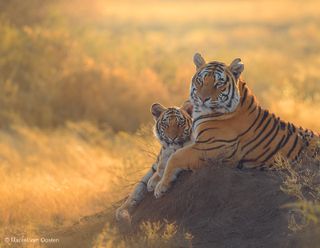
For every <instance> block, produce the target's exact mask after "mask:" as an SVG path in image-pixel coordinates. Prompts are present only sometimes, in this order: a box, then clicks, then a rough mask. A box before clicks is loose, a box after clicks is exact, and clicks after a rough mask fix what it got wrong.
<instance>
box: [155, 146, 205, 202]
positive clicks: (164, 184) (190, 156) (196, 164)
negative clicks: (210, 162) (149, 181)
mask: <svg viewBox="0 0 320 248" xmlns="http://www.w3.org/2000/svg"><path fill="white" fill-rule="evenodd" d="M210 155H211V154H210ZM204 158H205V153H204V152H203V151H201V150H199V149H197V147H196V145H194V144H192V145H190V146H186V147H184V148H182V149H180V150H178V151H176V152H175V153H174V154H173V155H172V156H171V157H170V158H169V160H168V163H167V166H166V168H165V170H164V174H163V176H162V178H161V180H160V182H159V183H158V184H157V186H156V188H155V190H154V195H155V197H156V198H159V197H161V196H162V195H163V194H164V193H165V192H166V191H167V190H168V189H169V187H170V184H171V183H172V181H173V179H174V178H175V175H176V173H177V171H181V170H195V169H198V168H200V167H202V166H203V165H204V162H205V159H204Z"/></svg>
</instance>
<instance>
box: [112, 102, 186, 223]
mask: <svg viewBox="0 0 320 248" xmlns="http://www.w3.org/2000/svg"><path fill="white" fill-rule="evenodd" d="M151 113H152V115H153V117H154V120H155V125H154V134H155V136H156V137H157V139H158V140H159V141H160V143H161V150H160V153H159V155H158V157H157V161H156V162H155V163H154V164H153V165H152V167H151V168H150V170H149V171H148V172H147V174H146V175H145V176H144V177H143V178H142V179H141V180H140V182H139V183H138V184H137V185H136V186H135V188H134V190H133V191H132V192H131V194H130V195H129V197H128V198H127V200H126V201H125V202H124V204H122V205H121V206H120V207H119V208H118V209H117V210H116V219H117V220H122V219H124V220H127V219H128V218H129V220H130V212H132V210H133V209H134V208H135V207H136V206H137V205H138V204H139V203H140V202H141V201H142V200H143V198H144V196H145V193H146V192H147V190H148V191H153V190H154V187H155V186H156V185H157V183H158V182H159V181H160V179H161V177H162V175H163V171H164V169H165V166H166V164H167V161H168V159H169V157H170V156H171V155H172V154H173V153H174V152H175V151H176V150H178V149H180V148H182V147H184V146H185V145H187V144H189V143H190V142H191V130H192V118H191V115H192V104H191V102H190V101H186V102H185V103H184V104H183V105H182V106H181V107H180V108H177V107H170V108H165V107H163V106H162V105H161V104H159V103H155V104H153V105H152V106H151ZM180 171H181V170H177V171H175V172H174V173H173V175H172V177H171V181H174V180H175V179H176V177H177V175H178V173H179V172H180Z"/></svg>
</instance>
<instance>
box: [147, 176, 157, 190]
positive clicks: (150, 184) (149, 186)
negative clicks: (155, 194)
mask: <svg viewBox="0 0 320 248" xmlns="http://www.w3.org/2000/svg"><path fill="white" fill-rule="evenodd" d="M158 182H159V179H158V178H156V177H151V178H150V179H149V181H148V184H147V189H148V191H149V192H152V191H153V190H154V188H155V187H156V185H157V183H158Z"/></svg>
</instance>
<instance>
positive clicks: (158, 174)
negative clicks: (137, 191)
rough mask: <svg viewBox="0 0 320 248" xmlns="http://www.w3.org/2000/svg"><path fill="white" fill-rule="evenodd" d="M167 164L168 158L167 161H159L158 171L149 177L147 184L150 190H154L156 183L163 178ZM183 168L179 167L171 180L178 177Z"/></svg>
mask: <svg viewBox="0 0 320 248" xmlns="http://www.w3.org/2000/svg"><path fill="white" fill-rule="evenodd" d="M166 164H167V160H165V161H161V163H159V165H158V168H157V171H156V172H155V173H154V174H153V176H152V177H151V178H150V179H149V181H148V184H147V189H148V191H149V192H152V191H154V188H155V187H156V185H157V184H158V183H159V181H160V180H161V178H162V176H163V173H164V170H165V168H166ZM181 171H182V170H181V169H177V170H176V171H175V172H174V173H173V175H172V178H171V181H172V182H173V181H175V180H176V179H177V177H178V174H179V173H180V172H181Z"/></svg>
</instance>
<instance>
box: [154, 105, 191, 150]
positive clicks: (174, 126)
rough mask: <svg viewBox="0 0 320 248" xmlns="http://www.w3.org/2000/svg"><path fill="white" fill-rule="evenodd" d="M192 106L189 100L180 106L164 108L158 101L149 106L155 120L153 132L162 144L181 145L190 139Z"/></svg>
mask: <svg viewBox="0 0 320 248" xmlns="http://www.w3.org/2000/svg"><path fill="white" fill-rule="evenodd" d="M192 108H193V106H192V104H191V102H190V101H186V102H185V103H184V104H183V105H182V106H181V107H180V108H178V107H169V108H166V107H164V106H162V105H161V104H159V103H154V104H153V105H152V106H151V113H152V115H153V118H154V120H155V126H154V133H155V135H156V137H157V138H158V139H159V141H160V142H161V144H162V145H163V146H165V147H182V146H183V144H184V143H185V142H187V141H189V140H190V137H191V129H192V118H191V116H192Z"/></svg>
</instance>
